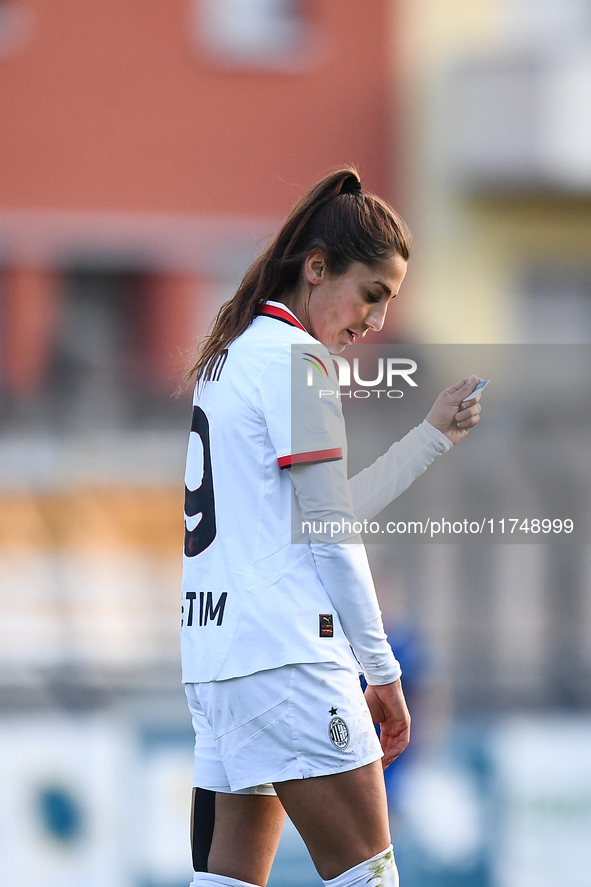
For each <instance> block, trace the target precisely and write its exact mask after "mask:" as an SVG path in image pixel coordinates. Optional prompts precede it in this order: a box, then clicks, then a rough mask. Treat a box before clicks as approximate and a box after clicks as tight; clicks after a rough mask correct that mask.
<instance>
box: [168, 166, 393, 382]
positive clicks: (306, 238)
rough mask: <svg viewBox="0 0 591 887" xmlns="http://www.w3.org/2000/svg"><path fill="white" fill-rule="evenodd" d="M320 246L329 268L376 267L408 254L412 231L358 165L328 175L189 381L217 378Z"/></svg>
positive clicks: (257, 271) (303, 203)
mask: <svg viewBox="0 0 591 887" xmlns="http://www.w3.org/2000/svg"><path fill="white" fill-rule="evenodd" d="M313 249H321V250H322V251H323V252H324V254H325V256H326V269H327V271H328V272H329V273H330V274H335V275H339V274H344V273H345V272H346V271H347V270H348V268H349V267H350V266H351V265H352V264H353V262H362V263H363V264H365V265H369V266H375V265H378V264H380V263H381V262H382V261H384V260H385V259H387V258H388V257H389V256H390V255H392V254H393V253H394V254H397V255H399V256H401V257H402V258H403V259H408V258H409V256H410V234H409V232H408V229H407V227H406V225H405V223H404V222H403V221H402V219H401V218H400V216H398V215H397V213H395V212H394V210H393V209H392V208H391V207H390V206H388V204H387V203H386V202H385V201H383V200H381V199H380V198H379V197H377V196H376V195H374V194H364V193H363V192H362V190H361V182H360V180H359V174H358V172H357V170H356V169H355V168H354V167H345V168H343V169H340V170H338V171H336V172H333V173H330V174H329V175H327V176H325V177H324V178H323V179H322V180H321V181H320V182H318V184H317V185H316V186H315V187H314V188H312V190H311V191H310V192H309V193H308V194H306V195H305V197H303V198H302V199H301V200H300V201H299V203H298V204H297V205H296V206H295V207H294V209H293V210H292V211H291V213H290V214H289V216H288V217H287V220H286V221H285V223H284V225H283V227H282V228H281V230H280V231H279V233H278V234H277V236H276V237H275V239H274V240H273V241H272V242H271V243H270V244H269V246H268V247H267V249H266V250H265V251H264V252H263V254H262V255H261V256H259V258H258V259H256V260H255V261H254V262H253V264H252V265H251V266H250V268H249V269H248V271H247V272H246V274H245V275H244V278H243V280H242V283H241V284H240V286H239V287H238V290H237V292H236V295H235V296H234V297H233V298H232V299H230V300H229V301H228V302H225V303H224V304H223V305H222V307H221V308H220V310H219V312H218V315H217V317H216V319H215V321H214V324H213V327H212V330H211V332H210V334H209V335H208V336H206V337H205V339H204V340H203V342H202V345H201V348H200V351H199V355H198V359H197V362H196V363H195V366H194V367H193V368H192V369H191V370H190V371H189V372H188V373H187V374H186V376H185V378H184V380H183V381H184V382H188V381H189V380H190V379H191V378H192V377H195V378H196V379H197V381H207V380H208V379H210V378H211V375H212V372H213V369H214V367H215V364H216V358H217V357H218V356H219V354H220V353H221V352H222V351H223V350H224V349H225V348H227V347H228V345H230V343H231V342H233V341H234V339H237V338H238V336H240V335H242V333H243V332H244V331H245V330H246V329H247V328H248V327H249V326H250V324H251V323H252V321H253V320H254V318H255V317H256V315H257V313H258V312H259V310H260V308H261V307H262V306H263V305H264V304H265V302H267V301H269V300H274V301H280V300H281V298H282V297H283V296H285V295H286V293H289V292H291V291H292V290H293V289H295V287H296V286H297V284H298V281H299V278H300V274H301V269H302V265H303V262H304V260H305V259H306V256H307V255H309V253H310V252H312V250H313Z"/></svg>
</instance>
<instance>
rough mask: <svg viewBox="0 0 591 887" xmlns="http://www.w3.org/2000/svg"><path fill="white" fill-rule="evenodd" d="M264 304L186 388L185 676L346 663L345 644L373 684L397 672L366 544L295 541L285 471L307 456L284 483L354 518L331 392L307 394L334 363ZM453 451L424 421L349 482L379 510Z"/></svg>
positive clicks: (309, 501) (293, 322)
mask: <svg viewBox="0 0 591 887" xmlns="http://www.w3.org/2000/svg"><path fill="white" fill-rule="evenodd" d="M263 311H264V312H265V313H264V314H263V315H262V316H259V317H257V318H255V320H254V321H253V322H252V324H251V325H250V326H249V327H248V329H247V330H246V331H245V332H244V333H243V334H242V335H241V336H240V337H239V338H238V339H236V340H235V341H234V342H232V344H231V345H230V346H229V347H228V349H227V351H225V352H224V353H223V354H222V355H220V357H219V358H218V360H217V361H216V365H215V367H214V368H213V373H212V378H211V380H210V381H208V382H206V383H203V384H202V385H200V386H197V387H196V390H195V397H194V407H193V422H192V428H191V434H190V441H189V450H188V456H187V471H186V478H185V483H186V506H185V524H186V531H185V557H184V572H183V616H182V630H181V637H182V644H181V648H182V664H183V681H184V682H185V683H200V682H204V681H211V680H224V679H227V678H232V677H239V676H243V675H247V674H252V673H254V672H257V671H263V670H266V669H271V668H277V667H279V666H282V665H288V664H291V663H298V662H299V663H304V662H329V661H336V662H341V663H343V664H346V663H350V662H351V661H352V654H351V650H350V646H349V642H350V643H351V644H352V646H353V648H354V650H355V653H356V654H357V656H358V658H359V660H360V661H361V662H362V664H363V668H364V671H365V674H366V677H368V679H369V680H370V683H388V682H390V681H392V680H395V679H396V678H397V677H399V676H400V668H399V666H398V663H397V662H396V660H395V659H394V656H393V654H392V651H391V649H390V647H389V645H388V644H387V639H386V636H385V634H384V632H383V626H382V622H381V616H380V613H379V608H378V605H377V600H376V596H375V590H374V588H373V582H372V579H371V574H370V572H369V567H368V565H367V558H366V555H365V550H364V548H363V545H350V544H337V545H334V544H329V545H323V544H321V543H322V540H316V543H319V544H314V545H310V544H309V543H308V542H307V541H304V542H300V543H299V544H293V543H292V514H293V509H294V505H295V497H294V487H293V485H292V478H291V477H290V472H289V471H285V470H283V469H285V468H288V467H293V471H294V472H298V473H299V472H300V471H301V470H302V469H300V468H298V467H297V466H300V465H305V464H308V465H312V466H313V465H314V463H316V464H317V465H318V469H316V468H314V467H311V468H306V469H305V473H304V476H302V475H299V474H298V476H297V477H296V476H294V478H293V481H294V484H295V485H296V486H297V487H298V497H299V506H301V507H303V508H304V509H305V510H306V513H308V514H319V515H320V516H322V509H324V508H325V507H327V504H326V503H327V499H329V498H330V499H331V500H332V501H331V502H330V504H329V506H328V507H329V511H330V510H331V509H333V510H334V509H337V510H338V511H339V513H340V514H341V515H342V516H343V517H344V518H352V519H353V520H354V519H355V511H354V505H353V499H352V493H351V487H350V485H349V482H348V481H347V475H346V457H347V452H346V435H345V432H344V420H343V416H342V410H341V405H340V401H339V400H338V398H336V397H327V396H323V397H319V396H318V394H319V392H318V386H319V385H320V386H321V387H322V388H325V387H326V388H329V389H332V390H334V391H336V390H338V382H337V379H336V374H335V370H334V364H333V362H332V360H331V358H330V354H329V353H328V351H327V350H326V348H325V347H324V346H323V345H321V344H320V343H319V342H318V341H317V340H315V339H314V338H313V337H312V336H310V335H309V334H308V333H307V332H306V330H305V329H304V328H303V327H302V325H301V324H300V323H299V321H298V320H297V318H296V317H295V315H293V314H292V313H291V312H290V311H289V310H288V309H287V308H285V306H283V305H280V304H279V303H267V305H266V306H265V307H264V309H263ZM294 345H295V346H298V347H297V349H296V351H297V354H298V359H297V360H296V361H295V366H296V369H297V370H298V373H299V375H298V373H296V375H295V377H294V375H293V367H292V347H293V346H294ZM304 361H306V363H304ZM310 366H314V367H315V370H314V372H313V373H312V374H311V376H310V378H312V379H313V382H314V384H313V386H312V387H311V386H310V385H309V381H306V378H307V375H308V374H307V370H308V367H310ZM327 377H328V379H330V383H328V379H327ZM292 406H295V408H296V415H297V416H298V418H297V419H296V421H294V422H293V423H292ZM292 432H293V433H292ZM450 446H451V444H450V443H449V441H447V439H446V438H445V437H444V436H443V435H442V434H441V433H440V432H438V431H436V429H434V428H433V427H432V426H430V425H429V423H426V422H424V423H422V425H420V426H418V428H415V429H413V431H411V432H409V434H408V435H406V437H405V438H403V440H402V441H399V442H398V443H396V444H394V445H393V446H392V447H391V448H390V450H389V451H388V452H387V453H386V454H385V455H384V456H382V457H381V458H380V459H379V460H378V461H377V462H376V463H375V464H374V466H371V467H370V468H368V469H365V471H364V472H363V473H362V475H363V477H362V483H360V482H359V481H357V482H356V483H355V484H354V485H353V487H354V491H355V496H356V499H357V502H356V504H355V508H356V510H357V511H358V512H361V513H363V514H369V513H370V512H371V511H372V509H374V508H375V509H376V510H379V509H380V508H382V507H384V505H385V504H387V501H390V500H391V499H392V498H394V497H395V496H396V495H399V493H400V492H402V490H404V489H406V487H407V486H408V485H409V484H410V483H411V482H412V481H413V480H414V478H415V477H416V476H418V475H419V474H420V473H422V472H423V471H424V470H425V468H426V467H427V465H428V464H429V463H430V462H431V461H432V460H433V458H435V456H436V455H437V454H438V453H441V452H443V451H445V450H446V449H448V448H449V447H450ZM326 462H330V463H331V465H330V466H328V465H324V468H323V467H322V464H319V463H323V464H324V463H326ZM321 469H322V470H321ZM327 476H328V478H329V486H328V488H327V487H326V480H327ZM358 477H360V476H358ZM354 480H355V479H354ZM310 481H311V483H310ZM368 491H370V492H369V493H368ZM372 491H373V492H372ZM384 491H385V492H384ZM385 495H387V499H385V498H384V497H385ZM296 507H297V506H296ZM343 626H345V628H343Z"/></svg>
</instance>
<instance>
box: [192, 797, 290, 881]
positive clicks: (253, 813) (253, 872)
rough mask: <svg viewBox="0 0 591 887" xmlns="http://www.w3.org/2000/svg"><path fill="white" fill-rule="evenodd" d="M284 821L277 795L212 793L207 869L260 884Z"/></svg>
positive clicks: (269, 863)
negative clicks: (211, 833) (213, 807)
mask: <svg viewBox="0 0 591 887" xmlns="http://www.w3.org/2000/svg"><path fill="white" fill-rule="evenodd" d="M284 820H285V811H284V809H283V806H282V805H281V802H280V800H279V798H276V797H272V796H269V795H237V794H225V793H222V792H216V793H215V825H214V829H213V837H212V841H211V849H210V851H209V858H208V862H207V871H208V872H210V873H212V874H216V875H225V876H226V877H228V878H236V879H237V880H239V881H247V882H248V883H249V884H258V885H260V887H264V885H265V884H266V883H267V880H268V878H269V874H270V872H271V866H272V865H273V860H274V859H275V854H276V852H277V847H278V845H279V839H280V837H281V830H282V828H283V823H284Z"/></svg>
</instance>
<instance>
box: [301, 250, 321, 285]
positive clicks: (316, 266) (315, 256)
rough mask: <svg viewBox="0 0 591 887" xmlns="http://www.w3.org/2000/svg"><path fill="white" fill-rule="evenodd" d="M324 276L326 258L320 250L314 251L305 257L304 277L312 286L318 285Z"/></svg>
mask: <svg viewBox="0 0 591 887" xmlns="http://www.w3.org/2000/svg"><path fill="white" fill-rule="evenodd" d="M325 275H326V256H325V255H324V253H323V252H322V250H321V249H314V250H312V252H311V253H309V254H308V255H307V256H306V260H305V262H304V276H305V278H306V280H307V281H308V283H311V284H312V286H316V284H318V283H320V281H321V280H322V279H323V277H324V276H325Z"/></svg>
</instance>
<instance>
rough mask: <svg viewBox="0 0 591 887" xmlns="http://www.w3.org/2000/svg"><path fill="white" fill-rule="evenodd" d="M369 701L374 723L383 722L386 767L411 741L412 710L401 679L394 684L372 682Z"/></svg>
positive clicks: (368, 689) (368, 695)
mask: <svg viewBox="0 0 591 887" xmlns="http://www.w3.org/2000/svg"><path fill="white" fill-rule="evenodd" d="M365 701H366V702H367V705H368V707H369V711H370V713H371V716H372V718H373V722H374V724H379V725H380V742H381V744H382V751H383V752H384V756H383V758H382V767H383V768H384V770H385V769H386V767H388V766H389V765H390V764H391V763H392V761H394V760H395V759H396V758H397V757H398V755H400V754H402V752H403V751H404V749H405V748H406V746H407V745H408V743H409V741H410V713H409V711H408V708H407V705H406V700H405V698H404V693H403V692H402V683H401V681H400V678H399V679H398V680H397V681H394V682H393V683H392V684H382V685H381V686H373V685H368V686H367V687H366V690H365Z"/></svg>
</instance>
